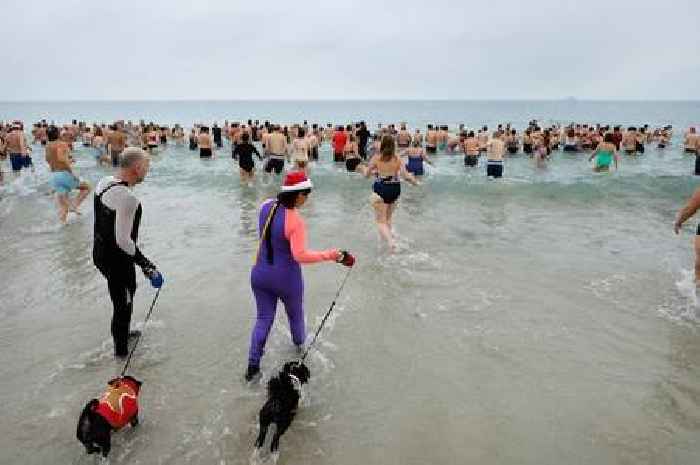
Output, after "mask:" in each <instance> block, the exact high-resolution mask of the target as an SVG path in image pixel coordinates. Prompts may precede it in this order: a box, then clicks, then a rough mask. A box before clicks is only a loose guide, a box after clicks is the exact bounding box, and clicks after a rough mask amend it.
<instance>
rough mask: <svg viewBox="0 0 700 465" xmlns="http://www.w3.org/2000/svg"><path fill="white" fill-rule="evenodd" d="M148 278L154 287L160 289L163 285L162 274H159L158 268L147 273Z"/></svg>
mask: <svg viewBox="0 0 700 465" xmlns="http://www.w3.org/2000/svg"><path fill="white" fill-rule="evenodd" d="M148 279H149V280H151V286H153V287H155V288H156V289H160V288H161V287H162V286H163V281H165V279H163V275H162V274H160V272H159V271H158V270H153V271H151V272H150V273H149V275H148Z"/></svg>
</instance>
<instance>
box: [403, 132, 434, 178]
mask: <svg viewBox="0 0 700 465" xmlns="http://www.w3.org/2000/svg"><path fill="white" fill-rule="evenodd" d="M422 145H423V144H421V142H420V141H419V140H414V141H413V143H412V144H411V146H410V147H409V148H407V149H406V150H404V151H402V152H401V156H402V157H403V156H406V157H407V158H408V163H406V171H408V172H409V173H411V174H412V175H414V176H423V174H425V172H424V169H423V162H426V163H428V164H429V165H432V164H433V163H432V162H431V161H430V159H429V158H428V156H427V155H426V154H425V150H423V147H422Z"/></svg>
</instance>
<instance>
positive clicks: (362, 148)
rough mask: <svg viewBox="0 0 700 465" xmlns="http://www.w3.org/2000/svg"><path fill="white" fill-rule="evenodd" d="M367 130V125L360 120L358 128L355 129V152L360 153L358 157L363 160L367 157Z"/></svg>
mask: <svg viewBox="0 0 700 465" xmlns="http://www.w3.org/2000/svg"><path fill="white" fill-rule="evenodd" d="M369 136H370V134H369V131H368V130H367V125H366V124H365V122H364V121H361V122H360V129H358V130H357V140H358V143H357V152H358V153H359V154H360V158H362V159H363V160H366V159H367V141H368V140H369Z"/></svg>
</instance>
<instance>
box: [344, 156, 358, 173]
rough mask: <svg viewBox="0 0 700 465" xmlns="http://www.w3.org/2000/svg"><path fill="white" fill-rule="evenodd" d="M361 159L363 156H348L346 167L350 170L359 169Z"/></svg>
mask: <svg viewBox="0 0 700 465" xmlns="http://www.w3.org/2000/svg"><path fill="white" fill-rule="evenodd" d="M361 161H362V159H361V158H346V159H345V169H347V170H348V171H355V170H356V169H357V165H359V164H360V162H361Z"/></svg>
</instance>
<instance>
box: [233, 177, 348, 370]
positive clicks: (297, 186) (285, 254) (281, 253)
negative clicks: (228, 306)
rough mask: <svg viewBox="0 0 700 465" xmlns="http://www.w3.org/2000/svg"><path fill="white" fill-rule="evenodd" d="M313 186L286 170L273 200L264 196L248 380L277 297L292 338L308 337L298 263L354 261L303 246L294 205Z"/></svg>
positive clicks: (336, 252)
mask: <svg viewBox="0 0 700 465" xmlns="http://www.w3.org/2000/svg"><path fill="white" fill-rule="evenodd" d="M312 188H313V184H312V183H311V180H309V179H308V178H307V177H306V175H305V174H304V173H302V172H290V173H288V174H287V175H286V176H285V178H284V183H283V185H282V188H281V192H280V193H279V194H278V195H277V200H273V199H269V200H266V201H265V202H263V204H262V206H261V208H260V217H259V221H258V228H259V231H260V242H259V245H258V253H257V256H256V257H255V264H254V265H253V269H252V271H251V273H250V284H251V288H252V290H253V295H254V296H255V303H256V306H257V319H256V321H255V326H254V327H253V331H252V334H251V338H250V350H249V352H248V369H247V370H246V374H245V379H246V380H247V381H250V380H252V379H253V378H254V377H255V376H256V375H257V374H258V373H260V359H261V358H262V356H263V352H264V349H265V343H266V342H267V337H268V335H269V334H270V329H271V328H272V323H274V321H275V313H276V311H277V301H278V300H281V301H282V302H283V303H284V308H285V311H286V312H287V319H288V320H289V328H290V330H291V333H292V341H293V342H294V344H295V345H296V346H297V347H300V348H301V347H302V346H303V344H304V341H305V340H306V327H305V323H304V306H303V299H304V281H303V278H302V273H301V266H300V265H301V264H306V263H318V262H323V261H335V262H338V263H342V264H343V265H345V266H352V265H353V264H354V262H355V259H354V257H353V256H352V255H350V254H349V253H348V252H345V251H339V250H337V249H328V250H323V251H313V250H307V249H306V226H305V224H304V220H303V219H302V217H301V215H300V214H299V213H298V208H299V207H301V206H302V205H304V203H306V200H307V198H308V196H309V194H310V193H311V189H312Z"/></svg>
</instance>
